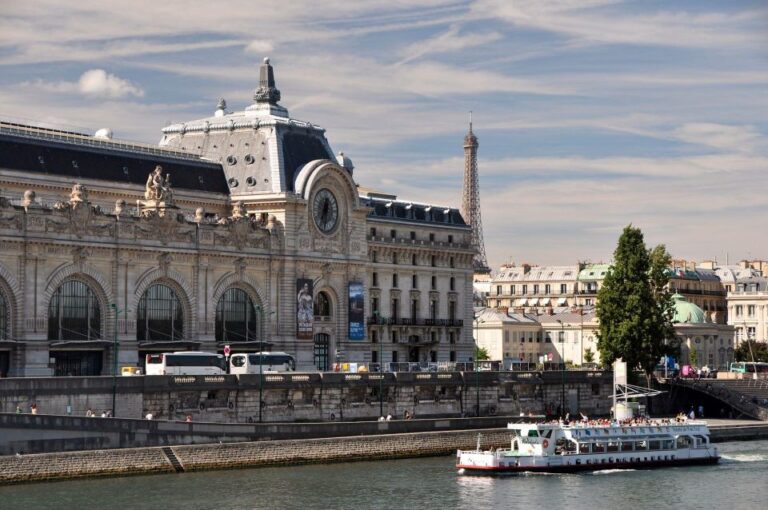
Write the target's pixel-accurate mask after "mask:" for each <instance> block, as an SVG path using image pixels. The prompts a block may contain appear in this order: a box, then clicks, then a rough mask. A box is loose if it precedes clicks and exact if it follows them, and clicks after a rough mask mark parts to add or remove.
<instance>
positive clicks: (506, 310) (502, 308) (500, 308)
mask: <svg viewBox="0 0 768 510" xmlns="http://www.w3.org/2000/svg"><path fill="white" fill-rule="evenodd" d="M496 311H498V312H500V313H503V314H504V315H507V314H508V313H509V307H508V306H497V307H496Z"/></svg>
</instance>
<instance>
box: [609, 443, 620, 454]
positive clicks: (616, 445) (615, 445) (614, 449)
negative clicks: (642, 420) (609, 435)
mask: <svg viewBox="0 0 768 510" xmlns="http://www.w3.org/2000/svg"><path fill="white" fill-rule="evenodd" d="M608 451H609V452H618V451H619V443H617V442H615V441H611V442H610V443H608Z"/></svg>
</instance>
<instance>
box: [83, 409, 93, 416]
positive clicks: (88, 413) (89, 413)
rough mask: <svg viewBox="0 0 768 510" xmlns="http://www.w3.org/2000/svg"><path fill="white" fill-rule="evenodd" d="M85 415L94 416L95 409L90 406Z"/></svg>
mask: <svg viewBox="0 0 768 510" xmlns="http://www.w3.org/2000/svg"><path fill="white" fill-rule="evenodd" d="M85 417H86V418H93V410H92V409H91V408H90V407H89V408H88V409H87V410H86V411H85Z"/></svg>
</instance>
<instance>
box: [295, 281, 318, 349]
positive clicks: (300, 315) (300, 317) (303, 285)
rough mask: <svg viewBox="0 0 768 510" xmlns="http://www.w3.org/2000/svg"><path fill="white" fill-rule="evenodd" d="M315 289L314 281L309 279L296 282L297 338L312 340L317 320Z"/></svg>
mask: <svg viewBox="0 0 768 510" xmlns="http://www.w3.org/2000/svg"><path fill="white" fill-rule="evenodd" d="M313 287H314V284H313V282H312V280H310V279H308V278H299V279H297V280H296V338H303V339H311V338H312V323H313V322H314V320H315V315H314V310H313V305H314V296H313V294H312V292H313V290H314V289H313Z"/></svg>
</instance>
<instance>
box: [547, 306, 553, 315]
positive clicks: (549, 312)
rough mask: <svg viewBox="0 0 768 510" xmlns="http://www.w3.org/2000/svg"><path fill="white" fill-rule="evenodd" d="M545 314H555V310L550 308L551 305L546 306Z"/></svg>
mask: <svg viewBox="0 0 768 510" xmlns="http://www.w3.org/2000/svg"><path fill="white" fill-rule="evenodd" d="M547 315H555V311H554V310H552V307H551V306H548V307H547Z"/></svg>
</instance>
